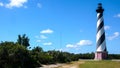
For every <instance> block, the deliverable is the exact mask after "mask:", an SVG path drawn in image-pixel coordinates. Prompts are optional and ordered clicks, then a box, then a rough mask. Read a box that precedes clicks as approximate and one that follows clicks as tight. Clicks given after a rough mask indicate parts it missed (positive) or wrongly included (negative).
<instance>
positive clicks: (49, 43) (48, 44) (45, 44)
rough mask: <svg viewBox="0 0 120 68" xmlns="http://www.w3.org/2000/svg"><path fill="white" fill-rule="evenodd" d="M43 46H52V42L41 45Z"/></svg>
mask: <svg viewBox="0 0 120 68" xmlns="http://www.w3.org/2000/svg"><path fill="white" fill-rule="evenodd" d="M43 45H52V42H47V43H43Z"/></svg>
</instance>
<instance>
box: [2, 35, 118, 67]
mask: <svg viewBox="0 0 120 68" xmlns="http://www.w3.org/2000/svg"><path fill="white" fill-rule="evenodd" d="M21 45H22V46H21ZM29 45H30V44H29V38H28V37H26V35H25V34H23V35H22V36H21V35H18V39H17V42H16V43H14V42H1V43H0V68H35V67H40V66H41V64H52V63H67V62H71V61H77V60H79V59H94V53H93V52H92V53H84V54H74V53H68V52H62V51H55V50H51V51H47V52H45V51H44V50H43V49H42V48H41V47H39V46H37V47H34V48H33V49H32V50H28V49H27V47H28V46H29ZM108 59H120V55H119V54H109V55H108ZM83 66H84V65H83Z"/></svg>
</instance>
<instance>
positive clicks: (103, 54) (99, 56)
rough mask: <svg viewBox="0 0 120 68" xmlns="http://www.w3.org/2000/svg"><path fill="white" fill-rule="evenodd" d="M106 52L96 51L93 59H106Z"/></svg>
mask: <svg viewBox="0 0 120 68" xmlns="http://www.w3.org/2000/svg"><path fill="white" fill-rule="evenodd" d="M107 55H108V52H96V53H95V60H104V59H107Z"/></svg>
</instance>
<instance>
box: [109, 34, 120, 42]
mask: <svg viewBox="0 0 120 68" xmlns="http://www.w3.org/2000/svg"><path fill="white" fill-rule="evenodd" d="M119 36H120V33H119V32H115V33H114V34H113V35H112V36H109V37H107V39H108V40H113V39H116V38H118V37H119Z"/></svg>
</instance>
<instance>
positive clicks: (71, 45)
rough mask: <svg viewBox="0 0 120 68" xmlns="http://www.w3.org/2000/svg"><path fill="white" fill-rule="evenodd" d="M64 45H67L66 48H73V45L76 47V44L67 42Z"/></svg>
mask: <svg viewBox="0 0 120 68" xmlns="http://www.w3.org/2000/svg"><path fill="white" fill-rule="evenodd" d="M66 47H67V48H75V47H77V46H76V45H73V44H67V45H66Z"/></svg>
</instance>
